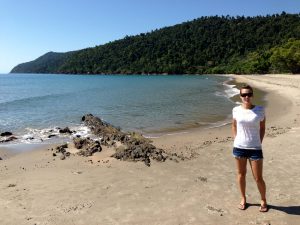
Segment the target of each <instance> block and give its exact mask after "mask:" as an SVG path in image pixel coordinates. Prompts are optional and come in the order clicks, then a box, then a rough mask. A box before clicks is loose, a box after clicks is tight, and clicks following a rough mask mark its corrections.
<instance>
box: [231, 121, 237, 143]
mask: <svg viewBox="0 0 300 225" xmlns="http://www.w3.org/2000/svg"><path fill="white" fill-rule="evenodd" d="M231 130H232V136H233V139H235V137H236V120H235V119H232V125H231Z"/></svg>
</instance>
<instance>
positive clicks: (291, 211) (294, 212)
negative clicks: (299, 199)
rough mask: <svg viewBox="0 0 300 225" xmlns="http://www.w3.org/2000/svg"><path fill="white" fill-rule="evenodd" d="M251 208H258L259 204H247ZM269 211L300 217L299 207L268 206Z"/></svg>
mask: <svg viewBox="0 0 300 225" xmlns="http://www.w3.org/2000/svg"><path fill="white" fill-rule="evenodd" d="M251 206H257V207H259V206H260V205H259V204H251V203H250V204H249V207H251ZM268 207H269V210H270V209H272V210H277V211H281V212H285V213H286V214H290V215H297V216H300V206H276V205H268Z"/></svg>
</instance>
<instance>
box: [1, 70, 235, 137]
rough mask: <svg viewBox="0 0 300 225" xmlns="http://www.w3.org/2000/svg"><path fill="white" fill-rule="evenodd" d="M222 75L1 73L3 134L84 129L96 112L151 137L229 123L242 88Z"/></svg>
mask: <svg viewBox="0 0 300 225" xmlns="http://www.w3.org/2000/svg"><path fill="white" fill-rule="evenodd" d="M226 80H227V78H224V77H220V76H192V75H191V76H188V75H181V76H180V75H178V76H161V75H155V76H140V75H136V76H125V75H124V76H123V75H111V76H107V75H106V76H92V75H91V76H88V75H38V74H1V75H0V132H4V131H11V132H13V133H15V134H17V135H19V137H23V138H25V139H26V138H27V137H28V136H26V135H37V134H38V133H43V132H45V130H47V129H48V130H49V129H54V128H55V127H66V126H69V127H72V128H74V127H77V128H78V127H81V128H82V129H83V130H82V132H84V128H83V127H82V124H81V117H82V116H83V115H84V114H86V113H92V114H94V115H96V116H99V117H100V118H102V119H104V120H105V121H107V122H109V123H111V124H113V125H115V126H118V127H121V128H122V130H125V131H140V132H142V133H144V134H146V135H153V134H157V133H162V132H171V131H176V130H181V129H184V128H189V127H195V126H201V125H208V126H216V125H219V124H221V123H224V122H226V119H228V116H229V115H230V113H231V109H232V107H233V106H234V104H235V103H234V102H232V101H231V100H230V99H229V97H230V96H232V95H233V94H234V93H236V90H235V89H234V88H232V87H231V86H230V85H226V84H225V83H224V82H225V81H226Z"/></svg>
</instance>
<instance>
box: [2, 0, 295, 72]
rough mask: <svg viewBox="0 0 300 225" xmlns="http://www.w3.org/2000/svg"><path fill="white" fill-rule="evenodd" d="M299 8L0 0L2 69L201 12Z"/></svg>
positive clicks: (178, 1)
mask: <svg viewBox="0 0 300 225" xmlns="http://www.w3.org/2000/svg"><path fill="white" fill-rule="evenodd" d="M282 11H285V12H286V13H300V0H0V73H9V72H10V71H11V69H12V68H13V67H14V66H16V65H18V64H19V63H23V62H28V61H32V60H34V59H36V58H38V57H39V56H41V55H43V54H45V53H47V52H49V51H54V52H67V51H73V50H78V49H83V48H87V47H94V46H96V45H102V44H105V43H107V42H109V41H114V40H118V39H121V38H123V37H125V36H126V35H136V34H140V33H145V32H150V31H152V30H155V29H159V28H162V27H166V26H172V25H175V24H178V23H182V22H186V21H190V20H193V19H196V18H199V17H201V16H215V15H219V16H221V15H224V16H226V15H230V16H238V15H239V16H242V15H244V16H257V15H267V14H269V15H271V14H275V13H278V14H280V13H281V12H282Z"/></svg>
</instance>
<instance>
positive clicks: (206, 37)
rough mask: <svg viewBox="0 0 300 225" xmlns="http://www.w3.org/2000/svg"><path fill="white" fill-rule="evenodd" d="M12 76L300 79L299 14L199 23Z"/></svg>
mask: <svg viewBox="0 0 300 225" xmlns="http://www.w3.org/2000/svg"><path fill="white" fill-rule="evenodd" d="M11 73H58V74H232V73H234V74H265V73H300V14H287V13H285V12H282V13H281V14H275V15H267V16H256V17H244V16H237V17H231V16H211V17H201V18H198V19H195V20H193V21H188V22H184V23H182V24H178V25H175V26H171V27H165V28H162V29H158V30H154V31H151V32H148V33H141V34H139V35H135V36H126V37H125V38H123V39H120V40H116V41H113V42H109V43H107V44H104V45H99V46H96V47H93V48H86V49H82V50H78V51H72V52H66V53H55V52H48V53H46V54H45V55H43V56H41V57H39V58H37V59H36V60H34V61H31V62H27V63H22V64H19V65H17V66H16V67H14V68H13V69H12V71H11Z"/></svg>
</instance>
